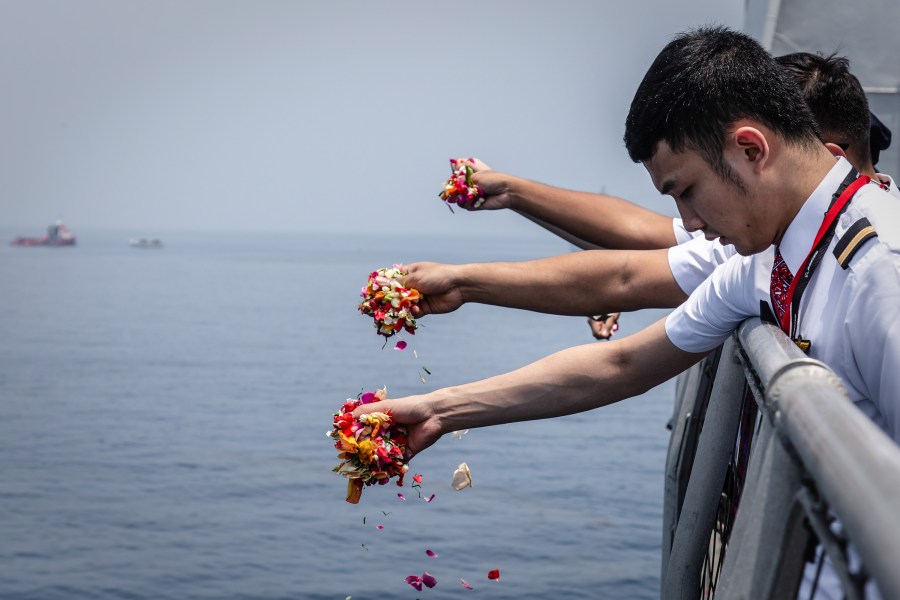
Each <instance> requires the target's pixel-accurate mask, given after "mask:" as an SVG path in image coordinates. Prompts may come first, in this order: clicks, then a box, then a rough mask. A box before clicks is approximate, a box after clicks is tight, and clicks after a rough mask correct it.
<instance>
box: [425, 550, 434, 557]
mask: <svg viewBox="0 0 900 600" xmlns="http://www.w3.org/2000/svg"><path fill="white" fill-rule="evenodd" d="M425 554H427V555H428V556H430V557H431V558H437V553H436V552H435V551H434V550H426V551H425Z"/></svg>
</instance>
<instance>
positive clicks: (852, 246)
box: [838, 225, 877, 269]
mask: <svg viewBox="0 0 900 600" xmlns="http://www.w3.org/2000/svg"><path fill="white" fill-rule="evenodd" d="M872 235H877V234H876V233H875V228H874V227H872V226H871V225H869V226H868V227H866V228H864V229H860V230H859V232H858V233H857V234H856V235H854V236H853V239H851V240H850V242H849V243H848V244H847V247H846V248H844V251H843V252H841V255H840V256H838V263H840V265H841V266H842V267H843V268H845V269H846V268H847V263H848V262H849V260H850V257H851V256H853V253H854V252H855V251H856V248H857V247H858V246H859V245H860V244H861V243H863V242H864V241H866V240H867V239H869V237H871V236H872Z"/></svg>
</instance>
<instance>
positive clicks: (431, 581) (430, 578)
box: [422, 571, 437, 588]
mask: <svg viewBox="0 0 900 600" xmlns="http://www.w3.org/2000/svg"><path fill="white" fill-rule="evenodd" d="M422 583H424V584H425V585H427V586H428V587H430V588H433V587H434V586H436V585H437V579H435V578H434V575H432V574H431V573H429V572H428V571H425V572H424V573H422Z"/></svg>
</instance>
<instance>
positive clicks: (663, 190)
mask: <svg viewBox="0 0 900 600" xmlns="http://www.w3.org/2000/svg"><path fill="white" fill-rule="evenodd" d="M677 183H678V182H677V181H675V180H674V179H666V180H665V181H664V182H663V184H662V186H660V188H659V193H660V194H662V195H663V196H667V195H668V194H669V192H671V191H672V189H673V188H674V187H675V186H676V184H677Z"/></svg>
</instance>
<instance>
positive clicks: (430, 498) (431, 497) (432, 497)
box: [422, 494, 437, 502]
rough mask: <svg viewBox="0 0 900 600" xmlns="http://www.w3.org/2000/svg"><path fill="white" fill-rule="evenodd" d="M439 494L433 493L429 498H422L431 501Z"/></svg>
mask: <svg viewBox="0 0 900 600" xmlns="http://www.w3.org/2000/svg"><path fill="white" fill-rule="evenodd" d="M436 495H437V494H432V495H431V496H430V497H429V498H422V500H424V501H425V502H431V501H432V500H434V497H435V496H436Z"/></svg>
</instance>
